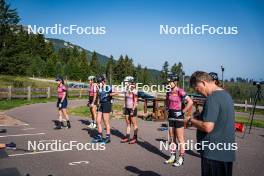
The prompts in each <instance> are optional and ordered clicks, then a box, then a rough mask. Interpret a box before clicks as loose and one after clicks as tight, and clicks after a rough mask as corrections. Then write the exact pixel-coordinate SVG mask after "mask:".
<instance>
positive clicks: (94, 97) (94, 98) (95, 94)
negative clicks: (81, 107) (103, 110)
mask: <svg viewBox="0 0 264 176" xmlns="http://www.w3.org/2000/svg"><path fill="white" fill-rule="evenodd" d="M96 96H97V93H96V92H94V96H93V102H92V104H95V100H96Z"/></svg>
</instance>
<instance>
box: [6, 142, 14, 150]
mask: <svg viewBox="0 0 264 176" xmlns="http://www.w3.org/2000/svg"><path fill="white" fill-rule="evenodd" d="M6 148H7V149H16V144H15V143H14V142H11V143H9V144H6Z"/></svg>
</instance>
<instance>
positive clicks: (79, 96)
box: [79, 88, 82, 98]
mask: <svg viewBox="0 0 264 176" xmlns="http://www.w3.org/2000/svg"><path fill="white" fill-rule="evenodd" d="M79 98H82V88H81V89H80V96H79Z"/></svg>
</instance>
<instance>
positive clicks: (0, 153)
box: [0, 149, 8, 175]
mask: <svg viewBox="0 0 264 176" xmlns="http://www.w3.org/2000/svg"><path fill="white" fill-rule="evenodd" d="M7 157H8V154H7V153H6V151H5V149H0V158H1V159H2V158H7ZM0 175H1V174H0Z"/></svg>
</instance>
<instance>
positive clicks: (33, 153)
mask: <svg viewBox="0 0 264 176" xmlns="http://www.w3.org/2000/svg"><path fill="white" fill-rule="evenodd" d="M64 151H70V150H48V151H41V152H28V153H18V154H11V155H8V156H10V157H13V156H24V155H35V154H42V153H53V152H64Z"/></svg>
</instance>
